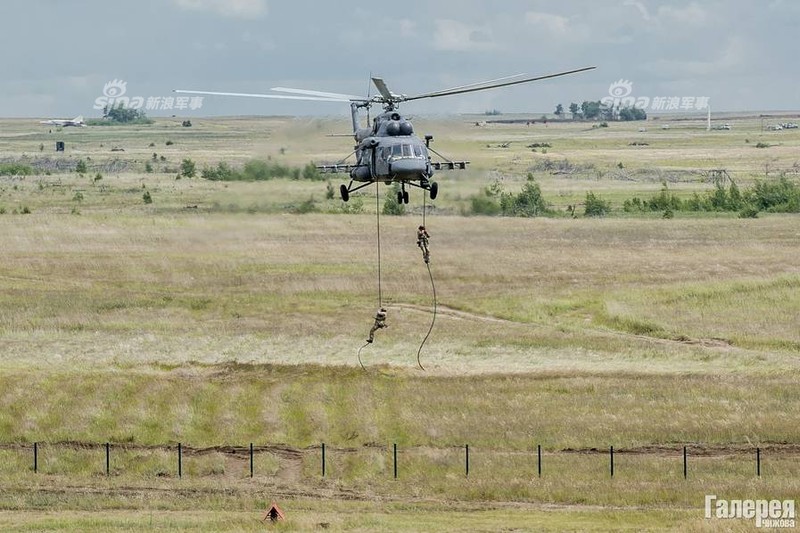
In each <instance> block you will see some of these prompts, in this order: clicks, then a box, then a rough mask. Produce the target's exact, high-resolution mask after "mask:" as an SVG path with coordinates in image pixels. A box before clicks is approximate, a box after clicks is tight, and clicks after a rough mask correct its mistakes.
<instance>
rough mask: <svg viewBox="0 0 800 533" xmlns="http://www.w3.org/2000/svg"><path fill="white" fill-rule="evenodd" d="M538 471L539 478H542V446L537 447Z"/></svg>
mask: <svg viewBox="0 0 800 533" xmlns="http://www.w3.org/2000/svg"><path fill="white" fill-rule="evenodd" d="M536 470H537V471H538V472H539V477H542V445H541V444H537V445H536Z"/></svg>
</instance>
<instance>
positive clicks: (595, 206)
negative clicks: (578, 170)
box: [583, 191, 611, 217]
mask: <svg viewBox="0 0 800 533" xmlns="http://www.w3.org/2000/svg"><path fill="white" fill-rule="evenodd" d="M610 212H611V203H610V202H607V201H606V200H603V199H602V198H600V197H598V196H595V194H594V193H593V192H591V191H589V192H587V193H586V207H585V209H584V211H583V216H585V217H604V216H606V215H607V214H608V213H610Z"/></svg>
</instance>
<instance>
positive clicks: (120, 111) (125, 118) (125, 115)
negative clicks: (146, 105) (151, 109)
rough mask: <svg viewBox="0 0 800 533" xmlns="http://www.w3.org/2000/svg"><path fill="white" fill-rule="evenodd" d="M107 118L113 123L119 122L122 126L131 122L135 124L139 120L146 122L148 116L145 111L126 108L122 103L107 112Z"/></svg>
mask: <svg viewBox="0 0 800 533" xmlns="http://www.w3.org/2000/svg"><path fill="white" fill-rule="evenodd" d="M104 112H105V115H104V116H105V117H106V118H108V119H109V120H111V121H113V122H118V123H120V124H127V123H129V122H135V121H138V120H142V121H146V120H147V116H146V115H145V112H144V110H143V109H133V108H129V107H125V105H124V104H122V103H120V104H119V105H118V106H113V107H112V108H111V109H108V110H107V111H105V110H104Z"/></svg>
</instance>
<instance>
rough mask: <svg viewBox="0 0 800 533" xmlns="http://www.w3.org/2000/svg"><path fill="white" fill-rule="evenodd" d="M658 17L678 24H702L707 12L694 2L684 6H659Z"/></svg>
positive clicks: (706, 17) (704, 21)
mask: <svg viewBox="0 0 800 533" xmlns="http://www.w3.org/2000/svg"><path fill="white" fill-rule="evenodd" d="M658 18H659V20H663V21H669V22H673V23H676V24H679V25H688V26H703V25H705V23H706V21H707V20H708V13H707V12H706V10H705V9H703V8H702V7H700V6H699V5H697V4H695V3H691V4H689V5H687V6H685V7H672V6H661V7H659V8H658Z"/></svg>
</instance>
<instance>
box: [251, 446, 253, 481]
mask: <svg viewBox="0 0 800 533" xmlns="http://www.w3.org/2000/svg"><path fill="white" fill-rule="evenodd" d="M250 477H253V443H252V442H251V443H250Z"/></svg>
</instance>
